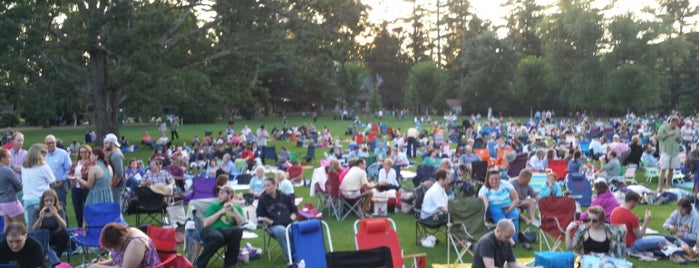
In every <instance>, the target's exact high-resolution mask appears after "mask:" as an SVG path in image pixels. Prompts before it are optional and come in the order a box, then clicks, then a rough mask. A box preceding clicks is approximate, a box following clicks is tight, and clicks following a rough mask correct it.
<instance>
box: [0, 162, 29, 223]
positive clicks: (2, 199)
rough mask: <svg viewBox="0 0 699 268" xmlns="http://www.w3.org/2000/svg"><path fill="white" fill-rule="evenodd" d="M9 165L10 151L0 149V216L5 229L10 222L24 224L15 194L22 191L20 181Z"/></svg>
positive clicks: (22, 212) (22, 211)
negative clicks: (2, 218)
mask: <svg viewBox="0 0 699 268" xmlns="http://www.w3.org/2000/svg"><path fill="white" fill-rule="evenodd" d="M11 163H12V155H11V154H10V151H8V150H7V149H0V215H2V216H3V217H4V220H5V226H6V227H7V225H8V224H9V223H11V222H20V223H22V224H25V221H24V207H22V203H20V202H19V200H17V192H19V191H21V190H22V181H21V180H20V179H19V178H17V176H15V173H14V172H13V171H12V169H10V165H11ZM0 232H4V230H0Z"/></svg>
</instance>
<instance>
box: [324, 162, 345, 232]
mask: <svg viewBox="0 0 699 268" xmlns="http://www.w3.org/2000/svg"><path fill="white" fill-rule="evenodd" d="M334 174H335V175H331V174H330V173H328V180H327V181H326V182H325V193H327V196H325V200H324V203H323V208H321V210H323V209H328V212H330V213H332V215H334V216H335V218H336V219H337V220H338V221H340V219H341V218H342V209H343V206H344V205H343V203H342V200H341V198H342V197H341V194H340V178H339V177H338V176H337V173H334ZM318 187H320V186H318Z"/></svg>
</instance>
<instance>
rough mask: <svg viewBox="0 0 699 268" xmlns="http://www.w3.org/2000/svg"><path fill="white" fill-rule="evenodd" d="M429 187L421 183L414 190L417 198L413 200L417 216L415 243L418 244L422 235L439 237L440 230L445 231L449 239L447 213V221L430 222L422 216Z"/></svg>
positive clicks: (446, 238)
mask: <svg viewBox="0 0 699 268" xmlns="http://www.w3.org/2000/svg"><path fill="white" fill-rule="evenodd" d="M428 189H429V187H427V186H425V185H420V186H418V187H417V188H415V190H414V191H413V197H414V198H415V199H414V200H413V213H414V216H415V243H416V245H419V244H420V243H419V240H420V237H423V236H426V235H434V236H435V237H437V234H438V233H439V232H440V231H444V238H445V240H448V239H449V238H448V232H447V229H448V228H447V225H448V223H449V216H450V215H447V221H445V222H430V221H426V220H423V219H422V218H421V217H420V210H421V209H422V201H423V200H424V198H425V193H426V192H427V190H428Z"/></svg>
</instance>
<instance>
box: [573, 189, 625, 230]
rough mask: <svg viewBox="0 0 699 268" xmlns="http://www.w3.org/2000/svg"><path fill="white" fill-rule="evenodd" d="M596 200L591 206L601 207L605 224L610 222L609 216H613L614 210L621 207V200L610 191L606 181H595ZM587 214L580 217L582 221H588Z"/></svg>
mask: <svg viewBox="0 0 699 268" xmlns="http://www.w3.org/2000/svg"><path fill="white" fill-rule="evenodd" d="M594 187H595V189H594V191H595V195H596V196H595V199H594V200H592V203H590V206H600V207H602V209H604V214H605V215H606V217H605V218H604V222H609V216H610V215H612V210H614V208H616V207H618V206H619V200H617V199H616V197H615V196H614V194H613V193H612V191H610V190H609V187H608V186H607V182H606V181H605V180H604V179H598V180H597V181H595V185H594ZM587 214H588V213H587V212H584V213H583V214H581V215H580V220H582V221H584V220H587Z"/></svg>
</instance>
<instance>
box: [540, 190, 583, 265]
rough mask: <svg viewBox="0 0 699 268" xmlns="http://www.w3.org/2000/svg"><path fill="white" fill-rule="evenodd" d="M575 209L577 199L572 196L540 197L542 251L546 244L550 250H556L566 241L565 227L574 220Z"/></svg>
mask: <svg viewBox="0 0 699 268" xmlns="http://www.w3.org/2000/svg"><path fill="white" fill-rule="evenodd" d="M575 211H576V206H575V199H572V198H570V197H554V196H551V197H545V198H542V199H539V218H540V219H541V226H540V227H539V250H540V251H541V250H543V249H542V248H543V245H544V244H546V247H547V248H548V250H549V251H554V250H556V249H558V247H559V246H560V245H561V244H562V243H563V242H565V228H566V227H568V224H570V222H572V221H573V220H574V218H575ZM547 234H548V236H547Z"/></svg>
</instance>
